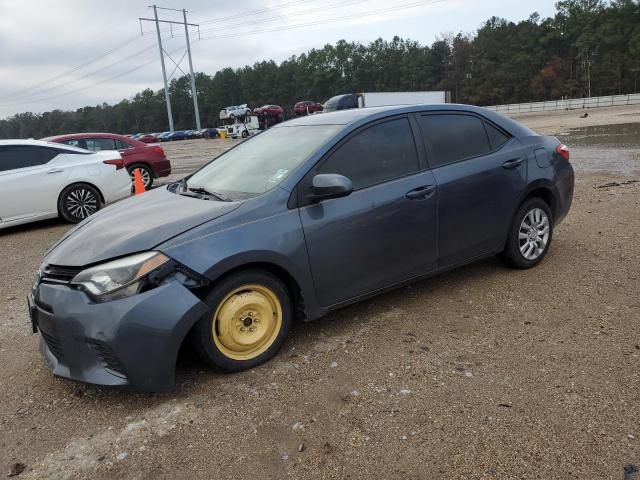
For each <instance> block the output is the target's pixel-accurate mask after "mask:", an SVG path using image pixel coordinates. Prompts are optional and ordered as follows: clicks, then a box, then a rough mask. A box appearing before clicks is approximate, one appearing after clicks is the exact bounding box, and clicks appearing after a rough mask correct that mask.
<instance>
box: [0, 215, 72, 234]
mask: <svg viewBox="0 0 640 480" xmlns="http://www.w3.org/2000/svg"><path fill="white" fill-rule="evenodd" d="M65 225H67V226H69V227H73V225H72V224H70V223H67V222H65V221H63V220H61V219H60V218H49V219H47V220H37V221H35V222H31V223H25V224H22V225H15V226H10V227H7V228H3V229H2V230H0V236H5V235H12V234H21V233H29V232H38V231H42V230H46V229H50V228H52V227H62V226H65Z"/></svg>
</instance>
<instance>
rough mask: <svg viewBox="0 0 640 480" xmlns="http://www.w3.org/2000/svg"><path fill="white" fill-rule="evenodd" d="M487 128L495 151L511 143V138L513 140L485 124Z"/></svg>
mask: <svg viewBox="0 0 640 480" xmlns="http://www.w3.org/2000/svg"><path fill="white" fill-rule="evenodd" d="M485 126H486V127H487V135H489V141H490V142H491V148H492V149H493V150H497V149H498V148H500V147H501V146H502V145H504V144H505V143H507V142H508V141H509V138H511V137H509V136H508V135H507V134H505V133H503V132H502V131H501V130H498V129H497V128H496V127H494V126H493V125H491V124H490V123H487V122H485Z"/></svg>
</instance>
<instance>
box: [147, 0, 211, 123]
mask: <svg viewBox="0 0 640 480" xmlns="http://www.w3.org/2000/svg"><path fill="white" fill-rule="evenodd" d="M150 8H153V16H154V18H142V17H139V18H138V20H139V21H140V30H142V22H143V21H145V22H154V23H155V24H156V33H157V35H158V47H159V49H160V64H161V65H162V80H163V81H164V98H165V101H166V103H167V116H168V117H169V130H170V131H172V132H173V114H172V113H171V98H170V96H169V84H168V81H167V70H166V68H165V65H164V56H165V54H166V55H167V56H168V57H169V58H170V59H171V61H172V62H173V63H174V64H175V65H176V69H178V68H180V62H181V61H182V59H180V61H179V62H178V63H176V62H175V60H173V58H171V56H170V55H169V54H168V53H167V52H166V51H165V50H164V48H162V36H161V35H160V24H161V23H168V24H169V25H170V26H171V25H175V24H177V25H184V33H185V36H186V38H187V55H188V57H189V73H190V75H191V96H192V97H193V110H194V113H195V117H196V128H197V129H198V130H200V129H201V127H200V111H199V109H198V94H197V92H196V78H195V76H194V74H193V60H192V59H191V42H190V41H189V27H198V29H199V28H200V25H198V24H196V23H187V11H186V10H185V9H184V8H183V9H182V10H177V9H175V8H163V7H158V6H156V5H152V6H151V7H150ZM158 10H171V11H174V12H182V17H183V19H184V21H183V22H175V21H173V20H159V19H158ZM183 58H184V55H183ZM180 70H182V69H180ZM174 72H175V69H174ZM183 73H184V72H183ZM172 75H173V74H172Z"/></svg>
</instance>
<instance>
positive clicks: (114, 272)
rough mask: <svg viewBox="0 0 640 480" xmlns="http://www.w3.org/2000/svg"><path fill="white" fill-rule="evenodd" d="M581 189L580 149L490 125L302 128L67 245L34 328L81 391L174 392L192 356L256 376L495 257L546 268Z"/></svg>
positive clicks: (71, 236) (496, 121)
mask: <svg viewBox="0 0 640 480" xmlns="http://www.w3.org/2000/svg"><path fill="white" fill-rule="evenodd" d="M573 184H574V176H573V169H572V167H571V165H570V163H569V151H568V149H567V147H565V146H564V145H562V144H561V143H560V142H559V141H558V140H557V139H555V138H552V137H545V136H541V135H538V134H536V133H535V132H533V131H531V130H529V129H528V128H526V127H524V126H522V125H520V124H518V123H517V122H515V121H513V120H510V119H508V118H506V117H503V116H501V115H499V114H496V113H493V112H491V111H488V110H485V109H482V108H477V107H471V106H465V105H433V106H428V105H423V106H411V107H384V108H368V109H359V110H348V111H341V112H335V113H330V114H324V115H313V116H308V117H302V118H299V119H296V120H292V121H289V122H286V123H283V124H280V125H277V126H275V127H273V128H272V129H270V130H268V131H266V132H264V133H261V134H260V135H258V136H256V137H254V138H252V139H250V140H248V141H246V142H244V143H241V144H239V145H238V146H236V147H235V148H233V149H231V150H229V151H227V152H225V153H224V154H222V155H221V156H219V157H218V158H216V159H214V160H213V161H211V162H210V163H208V164H207V165H205V166H204V167H202V168H201V169H200V170H198V171H196V172H195V173H194V174H192V175H190V176H189V177H187V178H185V179H184V180H182V181H180V182H177V183H173V184H171V185H169V186H167V187H163V188H158V189H156V190H153V191H150V192H147V193H145V194H144V195H141V196H138V197H135V198H131V199H129V200H126V201H123V202H120V203H118V204H116V205H114V206H112V207H109V208H107V209H105V210H103V211H100V212H98V213H97V214H96V215H93V216H92V217H90V218H89V219H87V220H86V221H84V222H83V223H81V224H80V225H79V226H78V227H77V228H75V229H74V230H72V231H70V232H69V233H68V234H67V235H66V236H65V237H63V238H62V239H61V240H60V241H59V242H58V243H57V244H56V245H54V246H53V248H52V249H51V250H50V251H49V252H48V253H47V255H46V256H45V258H44V262H43V264H42V266H41V268H40V269H39V271H38V274H37V278H36V281H35V282H34V285H33V289H32V291H31V294H30V296H29V307H30V314H31V319H32V324H33V329H34V331H40V333H41V334H42V339H41V344H40V345H41V351H42V354H43V355H44V358H45V359H46V362H47V364H48V365H49V366H50V368H51V369H52V371H53V373H54V374H55V375H59V376H62V377H66V378H70V379H74V380H78V381H82V382H89V383H95V384H102V385H113V386H133V387H135V388H137V389H140V390H147V391H159V390H167V389H170V388H172V387H173V385H174V369H175V363H176V358H177V355H178V351H179V350H180V348H181V346H182V345H183V344H184V342H190V343H191V344H192V345H193V347H194V348H195V350H196V351H197V352H198V353H199V354H200V356H201V357H202V358H203V360H204V361H205V362H207V363H208V364H210V365H211V366H214V367H217V368H219V369H222V370H224V371H229V372H233V371H239V370H243V369H246V368H251V367H254V366H256V365H258V364H260V363H262V362H264V361H266V360H267V359H269V358H271V357H273V356H274V355H275V354H276V352H277V351H278V349H279V348H280V347H281V346H282V344H283V342H284V340H285V337H286V335H287V332H288V331H289V329H290V327H291V325H292V323H293V322H294V321H298V320H301V321H310V320H315V319H318V318H320V317H322V316H323V315H325V314H327V313H328V312H330V311H331V310H334V309H336V308H339V307H341V306H344V305H347V304H350V303H353V302H357V301H359V300H362V299H364V298H367V297H370V296H372V295H376V294H378V293H380V292H382V291H385V290H388V289H393V288H397V287H399V286H401V285H404V284H407V283H409V282H414V281H416V280H419V279H422V278H425V277H427V276H430V275H433V274H436V273H438V272H442V271H444V270H448V269H451V268H454V267H457V266H460V265H463V264H466V263H469V262H472V261H475V260H478V259H481V258H485V257H488V256H491V255H498V256H499V258H500V259H502V260H503V261H504V262H505V263H506V264H508V265H510V266H512V267H516V268H530V267H533V266H535V265H537V264H538V263H539V262H540V261H542V260H543V258H544V257H545V255H546V254H547V252H548V250H549V246H550V244H551V239H552V235H553V229H554V227H555V226H557V225H558V223H559V222H560V221H561V220H562V219H563V217H564V216H565V215H566V214H567V212H568V210H569V207H570V205H571V200H572V196H573Z"/></svg>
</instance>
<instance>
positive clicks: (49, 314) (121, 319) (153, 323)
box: [30, 281, 209, 392]
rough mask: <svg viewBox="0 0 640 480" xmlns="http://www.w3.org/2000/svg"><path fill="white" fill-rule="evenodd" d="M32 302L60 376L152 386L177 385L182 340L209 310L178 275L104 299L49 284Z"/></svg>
mask: <svg viewBox="0 0 640 480" xmlns="http://www.w3.org/2000/svg"><path fill="white" fill-rule="evenodd" d="M30 303H31V304H32V306H31V312H32V315H33V317H34V318H33V321H34V323H35V324H36V325H37V328H38V329H39V331H40V333H41V335H42V338H41V340H40V352H41V353H42V355H43V357H44V359H45V361H46V363H47V365H48V366H49V368H50V369H51V371H52V372H53V374H54V375H57V376H60V377H64V378H68V379H71V380H76V381H80V382H85V383H92V384H98V385H106V386H128V387H133V388H135V389H138V390H142V391H151V392H157V391H166V390H170V389H172V388H173V387H174V384H175V362H176V358H177V355H178V351H179V349H180V346H181V344H182V341H183V340H184V338H185V336H186V334H187V333H188V331H189V330H190V329H191V327H192V326H193V325H194V323H195V322H196V321H198V319H199V318H201V317H202V316H203V315H204V314H205V313H207V312H208V311H209V308H208V307H207V305H205V304H204V303H202V302H201V301H200V300H199V299H198V298H197V297H196V296H194V295H193V294H192V293H191V292H190V291H189V290H188V289H186V288H185V287H184V286H182V285H181V284H180V283H178V282H175V281H174V282H170V283H168V284H166V285H163V286H160V287H158V288H155V289H153V290H150V291H148V292H145V293H143V294H140V295H135V296H133V297H129V298H126V299H122V300H116V301H113V302H107V303H101V304H96V303H91V302H90V300H89V298H88V297H87V296H86V295H85V294H84V293H82V292H80V291H78V290H74V289H71V288H69V287H68V286H65V285H54V284H44V283H43V284H40V285H39V286H38V287H37V288H36V290H35V291H34V292H33V296H32V297H31V300H30Z"/></svg>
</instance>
